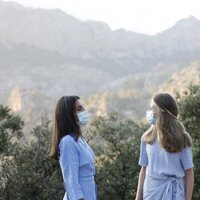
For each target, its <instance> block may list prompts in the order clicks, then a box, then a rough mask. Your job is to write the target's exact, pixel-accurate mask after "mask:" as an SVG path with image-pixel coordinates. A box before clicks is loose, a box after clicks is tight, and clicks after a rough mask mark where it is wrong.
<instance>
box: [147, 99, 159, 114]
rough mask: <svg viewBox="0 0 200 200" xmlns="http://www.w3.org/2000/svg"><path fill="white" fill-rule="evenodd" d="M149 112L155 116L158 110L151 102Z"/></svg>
mask: <svg viewBox="0 0 200 200" xmlns="http://www.w3.org/2000/svg"><path fill="white" fill-rule="evenodd" d="M149 110H152V111H153V113H154V114H155V116H157V115H158V112H159V110H158V107H157V106H156V104H155V103H154V101H153V100H152V101H151V104H150V106H149Z"/></svg>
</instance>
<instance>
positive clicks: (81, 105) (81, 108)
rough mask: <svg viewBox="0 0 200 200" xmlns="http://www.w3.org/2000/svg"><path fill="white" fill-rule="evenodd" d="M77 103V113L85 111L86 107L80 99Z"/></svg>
mask: <svg viewBox="0 0 200 200" xmlns="http://www.w3.org/2000/svg"><path fill="white" fill-rule="evenodd" d="M75 105H76V114H78V113H80V112H83V111H85V107H84V105H83V103H82V102H81V100H80V99H78V100H77V101H76V103H75Z"/></svg>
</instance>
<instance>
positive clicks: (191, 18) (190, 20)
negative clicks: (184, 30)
mask: <svg viewBox="0 0 200 200" xmlns="http://www.w3.org/2000/svg"><path fill="white" fill-rule="evenodd" d="M185 23H200V20H198V19H197V18H196V17H194V16H193V15H190V16H189V17H187V18H183V19H181V20H179V21H178V22H176V24H185Z"/></svg>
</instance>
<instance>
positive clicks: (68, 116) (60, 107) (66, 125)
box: [49, 96, 82, 160]
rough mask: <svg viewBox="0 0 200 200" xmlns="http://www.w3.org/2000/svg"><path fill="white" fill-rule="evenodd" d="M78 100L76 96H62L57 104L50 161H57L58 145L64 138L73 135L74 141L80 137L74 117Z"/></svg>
mask: <svg viewBox="0 0 200 200" xmlns="http://www.w3.org/2000/svg"><path fill="white" fill-rule="evenodd" d="M78 99H80V98H79V97H78V96H63V97H61V98H60V99H59V100H58V102H57V105H56V109H55V122H54V130H53V133H52V143H51V151H50V155H49V156H50V158H52V159H55V160H58V156H59V150H58V145H59V143H60V141H61V139H62V138H63V137H64V136H66V135H69V134H73V136H74V137H75V140H77V139H78V137H79V136H81V135H82V134H81V129H80V126H79V125H78V123H77V120H78V119H77V115H76V101H77V100H78Z"/></svg>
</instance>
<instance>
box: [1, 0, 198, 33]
mask: <svg viewBox="0 0 200 200" xmlns="http://www.w3.org/2000/svg"><path fill="white" fill-rule="evenodd" d="M4 1H8V0H4ZM9 1H10V0H9ZM12 1H15V2H18V3H20V4H22V5H25V6H29V7H34V8H38V7H39V8H47V9H53V8H60V9H61V10H63V11H65V12H66V13H67V14H69V15H72V16H74V17H76V18H78V19H80V20H84V21H85V20H97V21H102V22H105V23H107V24H108V25H109V26H110V28H111V29H112V30H115V29H118V28H125V29H126V30H131V31H135V32H139V33H146V34H156V33H158V32H161V31H163V30H166V29H168V28H170V27H171V26H172V25H174V24H175V22H176V21H178V20H180V19H182V18H187V17H189V16H190V15H193V16H194V17H196V18H198V19H200V0H12Z"/></svg>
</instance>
